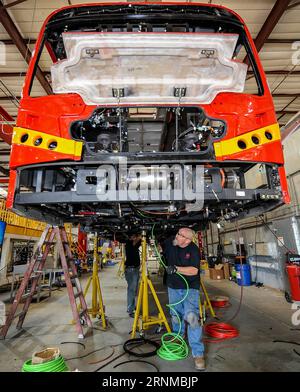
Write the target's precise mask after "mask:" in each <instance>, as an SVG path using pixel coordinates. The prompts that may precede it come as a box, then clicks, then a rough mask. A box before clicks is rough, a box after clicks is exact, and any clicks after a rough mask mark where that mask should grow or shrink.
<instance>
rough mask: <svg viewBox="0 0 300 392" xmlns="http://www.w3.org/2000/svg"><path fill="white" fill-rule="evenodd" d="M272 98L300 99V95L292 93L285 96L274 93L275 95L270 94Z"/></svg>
mask: <svg viewBox="0 0 300 392" xmlns="http://www.w3.org/2000/svg"><path fill="white" fill-rule="evenodd" d="M272 97H273V98H293V97H294V98H299V97H300V94H299V93H295V94H293V93H287V94H281V93H275V94H272Z"/></svg>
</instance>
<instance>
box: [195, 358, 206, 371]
mask: <svg viewBox="0 0 300 392" xmlns="http://www.w3.org/2000/svg"><path fill="white" fill-rule="evenodd" d="M194 360H195V368H196V369H197V370H205V360H204V357H203V356H202V357H195V358H194Z"/></svg>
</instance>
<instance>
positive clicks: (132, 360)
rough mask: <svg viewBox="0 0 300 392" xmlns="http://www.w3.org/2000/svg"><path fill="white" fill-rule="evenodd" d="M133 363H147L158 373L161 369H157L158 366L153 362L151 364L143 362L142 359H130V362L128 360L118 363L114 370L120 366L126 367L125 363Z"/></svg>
mask: <svg viewBox="0 0 300 392" xmlns="http://www.w3.org/2000/svg"><path fill="white" fill-rule="evenodd" d="M132 362H137V363H147V364H148V365H151V366H153V367H154V368H155V369H156V371H157V373H159V369H158V367H157V366H156V365H154V363H151V362H149V361H143V360H141V359H130V360H128V361H124V362H120V363H117V364H116V365H115V366H114V369H115V368H117V367H119V366H121V365H124V364H125V363H132Z"/></svg>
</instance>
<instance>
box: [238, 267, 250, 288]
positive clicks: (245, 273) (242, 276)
mask: <svg viewBox="0 0 300 392" xmlns="http://www.w3.org/2000/svg"><path fill="white" fill-rule="evenodd" d="M235 270H236V278H237V283H238V285H239V286H251V270H250V265H249V264H242V265H241V264H236V265H235Z"/></svg>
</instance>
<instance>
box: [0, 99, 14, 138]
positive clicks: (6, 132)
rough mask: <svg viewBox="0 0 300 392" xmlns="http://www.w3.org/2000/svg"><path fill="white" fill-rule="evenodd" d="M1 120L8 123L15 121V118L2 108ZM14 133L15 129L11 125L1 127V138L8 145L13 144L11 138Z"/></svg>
mask: <svg viewBox="0 0 300 392" xmlns="http://www.w3.org/2000/svg"><path fill="white" fill-rule="evenodd" d="M0 120H5V121H7V122H8V123H10V122H12V121H14V118H13V117H12V116H11V115H10V114H9V113H7V111H6V110H5V109H4V108H3V107H2V106H0ZM12 133H13V127H12V126H11V124H1V125H0V137H1V138H2V139H3V140H4V141H5V142H6V143H8V144H11V138H12Z"/></svg>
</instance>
